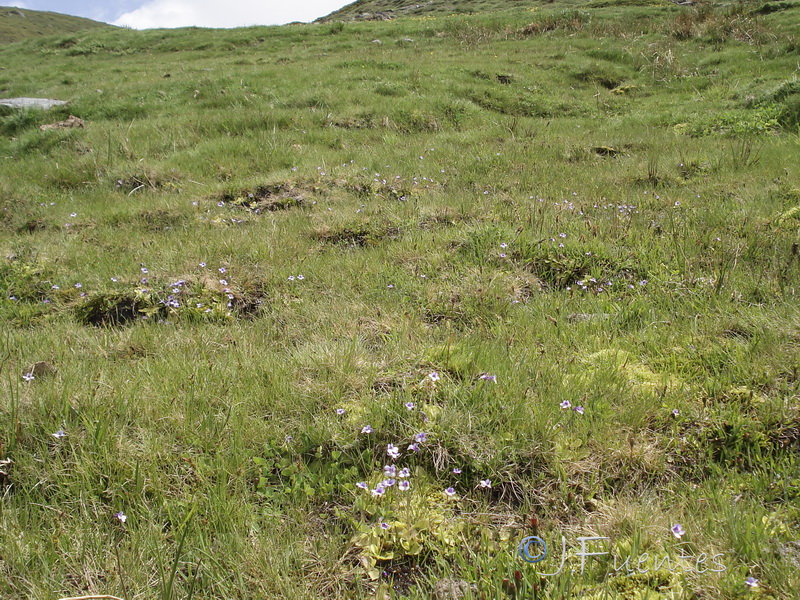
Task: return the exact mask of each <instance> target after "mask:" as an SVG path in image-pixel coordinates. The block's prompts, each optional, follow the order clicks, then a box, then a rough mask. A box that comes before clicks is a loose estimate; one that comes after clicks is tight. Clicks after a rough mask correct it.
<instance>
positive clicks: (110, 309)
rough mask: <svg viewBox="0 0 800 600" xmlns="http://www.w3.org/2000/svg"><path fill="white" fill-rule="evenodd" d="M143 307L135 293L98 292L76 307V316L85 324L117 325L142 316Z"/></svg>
mask: <svg viewBox="0 0 800 600" xmlns="http://www.w3.org/2000/svg"><path fill="white" fill-rule="evenodd" d="M142 308H143V305H142V303H140V302H139V301H138V300H137V299H136V297H135V296H134V295H133V294H128V293H125V292H114V293H109V294H96V295H94V296H91V297H90V298H88V299H87V300H86V301H85V302H83V303H82V304H80V305H79V306H78V307H77V308H76V309H75V316H76V317H77V319H78V321H79V322H81V323H82V324H83V325H94V326H96V327H104V326H105V327H109V326H110V327H115V326H118V325H125V324H127V323H130V322H132V321H133V320H134V319H136V318H137V317H141V312H140V311H141V309H142Z"/></svg>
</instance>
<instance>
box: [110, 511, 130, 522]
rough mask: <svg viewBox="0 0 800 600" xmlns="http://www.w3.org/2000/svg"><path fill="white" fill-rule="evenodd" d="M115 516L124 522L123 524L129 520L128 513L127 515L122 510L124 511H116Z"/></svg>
mask: <svg viewBox="0 0 800 600" xmlns="http://www.w3.org/2000/svg"><path fill="white" fill-rule="evenodd" d="M113 516H114V518H115V519H116V520H117V521H119V522H120V523H121V524H123V525H124V524H125V521H127V520H128V515H126V514H125V513H124V512H122V511H119V512H118V513H114V515H113Z"/></svg>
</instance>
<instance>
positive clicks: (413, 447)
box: [408, 442, 419, 452]
mask: <svg viewBox="0 0 800 600" xmlns="http://www.w3.org/2000/svg"><path fill="white" fill-rule="evenodd" d="M408 450H410V451H411V452H419V444H417V443H416V442H414V443H413V444H409V445H408Z"/></svg>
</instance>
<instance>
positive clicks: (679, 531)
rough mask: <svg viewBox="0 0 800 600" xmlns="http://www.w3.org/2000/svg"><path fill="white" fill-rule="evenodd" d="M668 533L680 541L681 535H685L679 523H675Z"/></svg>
mask: <svg viewBox="0 0 800 600" xmlns="http://www.w3.org/2000/svg"><path fill="white" fill-rule="evenodd" d="M670 531H671V532H672V535H674V536H675V537H676V538H678V539H681V537H683V535H684V534H685V533H686V530H685V529H684V528H683V525H681V524H680V523H675V525H673V526H672V528H671V529H670Z"/></svg>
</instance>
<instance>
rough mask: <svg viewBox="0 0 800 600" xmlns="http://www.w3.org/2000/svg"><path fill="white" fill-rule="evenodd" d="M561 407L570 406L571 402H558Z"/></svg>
mask: <svg viewBox="0 0 800 600" xmlns="http://www.w3.org/2000/svg"><path fill="white" fill-rule="evenodd" d="M559 406H560V407H561V408H571V407H572V403H570V401H569V400H564V401H563V402H562V403H561V404H559Z"/></svg>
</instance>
